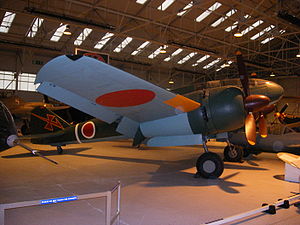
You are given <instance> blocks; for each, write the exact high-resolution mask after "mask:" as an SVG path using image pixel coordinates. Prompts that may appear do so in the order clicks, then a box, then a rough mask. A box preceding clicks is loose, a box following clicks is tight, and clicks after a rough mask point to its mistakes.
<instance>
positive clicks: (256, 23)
mask: <svg viewBox="0 0 300 225" xmlns="http://www.w3.org/2000/svg"><path fill="white" fill-rule="evenodd" d="M263 22H264V21H262V20H258V21H256V22H255V23H253V24H252V25H251V26H249V27H247V28H246V29H245V30H243V31H242V32H241V33H242V34H243V35H245V34H247V33H248V32H250V31H251V30H253V29H254V28H255V27H258V26H259V25H260V24H262V23H263Z"/></svg>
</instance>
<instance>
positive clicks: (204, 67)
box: [203, 58, 221, 69]
mask: <svg viewBox="0 0 300 225" xmlns="http://www.w3.org/2000/svg"><path fill="white" fill-rule="evenodd" d="M220 60H221V58H217V59H215V60H214V61H212V62H210V63H208V64H207V65H206V66H203V69H209V68H210V67H212V66H213V65H215V64H216V63H218V62H220Z"/></svg>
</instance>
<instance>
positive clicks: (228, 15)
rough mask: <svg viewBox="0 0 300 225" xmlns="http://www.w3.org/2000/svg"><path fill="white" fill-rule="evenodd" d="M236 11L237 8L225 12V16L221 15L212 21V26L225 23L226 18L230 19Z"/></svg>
mask: <svg viewBox="0 0 300 225" xmlns="http://www.w3.org/2000/svg"><path fill="white" fill-rule="evenodd" d="M235 13H236V10H235V9H232V10H230V11H229V12H227V13H226V14H225V16H223V17H221V18H220V19H218V20H216V21H215V22H214V23H212V24H211V25H210V26H212V27H216V26H218V25H220V24H221V23H223V22H224V21H225V20H226V19H228V18H229V17H230V16H232V15H233V14H235Z"/></svg>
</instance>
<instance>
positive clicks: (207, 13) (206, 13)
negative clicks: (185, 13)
mask: <svg viewBox="0 0 300 225" xmlns="http://www.w3.org/2000/svg"><path fill="white" fill-rule="evenodd" d="M221 5H222V4H221V3H219V2H216V3H215V4H213V5H212V6H211V7H209V8H208V9H207V10H206V11H205V12H203V13H202V14H201V15H200V16H198V17H197V18H196V21H197V22H201V21H202V20H204V19H205V18H206V17H208V16H209V15H210V14H211V13H212V12H213V11H215V10H217V9H218V8H219V7H220V6H221Z"/></svg>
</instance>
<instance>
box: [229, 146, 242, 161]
mask: <svg viewBox="0 0 300 225" xmlns="http://www.w3.org/2000/svg"><path fill="white" fill-rule="evenodd" d="M242 159H243V149H242V148H240V147H237V146H234V145H232V146H230V147H229V146H228V145H227V146H226V147H225V148H224V160H225V161H228V162H241V161H242Z"/></svg>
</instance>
